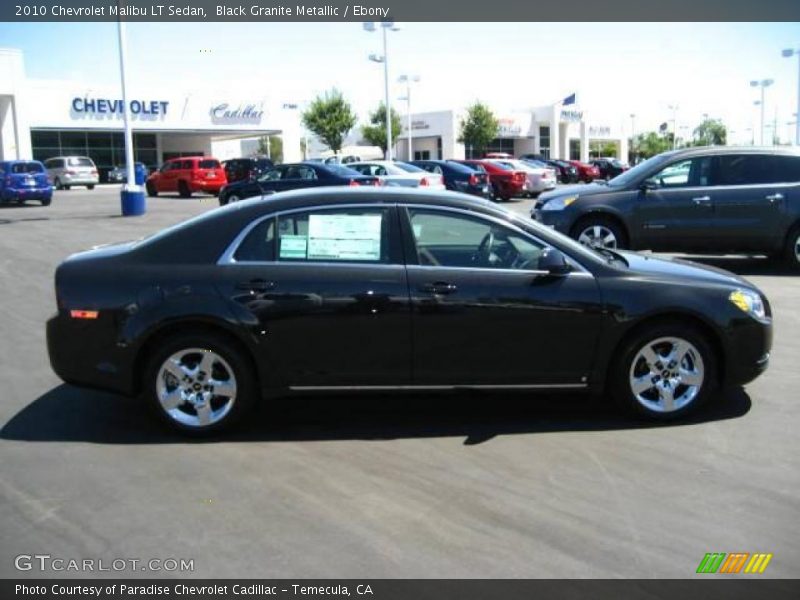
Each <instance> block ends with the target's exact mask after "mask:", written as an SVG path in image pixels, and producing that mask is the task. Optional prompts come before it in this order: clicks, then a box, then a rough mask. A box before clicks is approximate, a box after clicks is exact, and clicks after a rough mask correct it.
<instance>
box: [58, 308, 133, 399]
mask: <svg viewBox="0 0 800 600" xmlns="http://www.w3.org/2000/svg"><path fill="white" fill-rule="evenodd" d="M107 325H108V326H110V323H109V324H107ZM108 329H109V327H107V326H106V324H104V323H102V322H101V321H100V320H98V321H81V320H75V319H70V318H69V317H67V316H66V315H63V314H57V315H55V316H53V317H52V318H51V319H50V320H49V321H48V322H47V352H48V355H49V357H50V366H51V367H52V369H53V371H54V372H55V374H56V375H58V376H59V377H60V378H61V379H62V380H64V381H65V382H66V383H70V384H73V385H79V386H83V387H91V388H96V389H102V390H107V391H111V392H117V393H120V394H126V395H130V394H132V393H133V392H134V388H135V386H134V377H133V356H132V352H131V350H130V349H128V348H124V347H120V346H118V345H117V344H115V343H114V341H113V340H114V337H113V334H111V335H109V334H108V333H106V332H107V331H108Z"/></svg>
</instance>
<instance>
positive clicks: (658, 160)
mask: <svg viewBox="0 0 800 600" xmlns="http://www.w3.org/2000/svg"><path fill="white" fill-rule="evenodd" d="M671 157H672V153H671V152H666V153H664V154H658V155H656V156H654V157H652V158H648V159H647V160H646V161H644V162H641V163H639V164H638V165H636V166H635V167H633V168H631V169H628V170H627V171H625V172H624V173H620V174H619V175H617V176H616V177H614V179H612V180H610V181H609V182H608V185H610V186H611V187H625V186H627V185H629V184H631V183H633V182H634V181H638V180H639V179H641V177H642V176H643V175H644V174H645V173H649V172H650V171H651V170H652V169H653V168H654V167H657V166H658V165H660V164H663V163H665V162H667V161H668V160H669V159H670V158H671Z"/></svg>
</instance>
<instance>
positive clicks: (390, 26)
mask: <svg viewBox="0 0 800 600" xmlns="http://www.w3.org/2000/svg"><path fill="white" fill-rule="evenodd" d="M390 30H391V31H400V28H399V27H396V26H395V24H394V21H381V31H382V32H383V56H378V55H377V54H370V55H369V59H370V60H371V61H372V62H376V63H383V88H384V89H383V93H384V106H385V107H386V160H392V107H391V104H390V102H389V49H388V44H387V41H386V38H387V33H388V31H390ZM364 31H370V32H372V31H375V23H374V22H372V21H367V22H365V23H364Z"/></svg>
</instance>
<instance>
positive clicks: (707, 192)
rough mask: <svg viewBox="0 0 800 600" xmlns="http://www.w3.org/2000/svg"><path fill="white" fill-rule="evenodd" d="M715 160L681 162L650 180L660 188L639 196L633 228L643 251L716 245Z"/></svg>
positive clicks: (699, 159)
mask: <svg viewBox="0 0 800 600" xmlns="http://www.w3.org/2000/svg"><path fill="white" fill-rule="evenodd" d="M711 160H712V159H711V157H707V156H704V157H698V158H687V159H682V160H677V161H675V162H672V163H670V164H668V165H667V166H665V167H664V168H663V169H661V170H660V171H659V172H658V173H656V174H655V175H653V176H651V177H650V178H649V183H651V184H653V185H655V186H656V187H655V189H649V190H647V191H642V192H639V199H638V202H637V205H636V212H635V217H634V224H633V226H634V227H635V228H636V229H637V230H638V231H639V233H640V239H641V245H642V246H643V247H645V248H650V249H653V250H668V251H689V250H693V249H695V248H698V247H702V248H708V247H710V245H711V244H713V243H714V241H713V239H712V238H713V237H714V236H713V235H710V232H711V231H712V230H713V229H712V228H713V227H714V222H715V221H714V198H713V193H712V190H711V187H710V184H711V176H710V174H711Z"/></svg>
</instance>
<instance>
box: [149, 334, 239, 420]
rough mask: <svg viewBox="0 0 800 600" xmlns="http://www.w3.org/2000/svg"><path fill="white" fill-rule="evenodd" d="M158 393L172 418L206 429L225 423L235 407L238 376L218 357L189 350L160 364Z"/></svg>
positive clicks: (182, 351) (213, 354)
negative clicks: (220, 422)
mask: <svg viewBox="0 0 800 600" xmlns="http://www.w3.org/2000/svg"><path fill="white" fill-rule="evenodd" d="M156 393H157V394H158V400H159V402H160V403H161V407H162V408H163V409H164V412H166V413H167V415H169V417H170V418H171V419H173V420H174V421H176V422H177V423H180V424H181V425H185V426H188V427H197V428H202V427H207V426H209V425H213V424H215V423H217V422H218V421H220V420H222V419H223V418H224V417H225V416H226V415H227V414H228V413H229V412H230V410H231V408H233V405H234V403H235V402H236V376H235V375H234V373H233V369H231V367H230V365H229V364H228V363H227V362H226V361H225V359H224V358H222V357H221V356H220V355H219V354H217V353H215V352H212V351H211V350H207V349H203V348H187V349H186V350H181V351H179V352H176V353H175V354H173V355H172V356H170V357H169V358H168V359H167V360H165V361H164V363H163V364H162V365H161V367H160V368H159V370H158V375H157V379H156Z"/></svg>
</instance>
